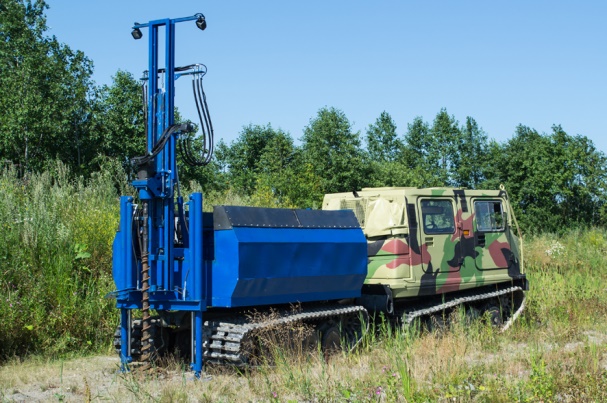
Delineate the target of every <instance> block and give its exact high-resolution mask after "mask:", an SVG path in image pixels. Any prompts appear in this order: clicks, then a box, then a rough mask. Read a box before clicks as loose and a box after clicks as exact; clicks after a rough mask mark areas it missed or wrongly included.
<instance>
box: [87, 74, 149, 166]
mask: <svg viewBox="0 0 607 403" xmlns="http://www.w3.org/2000/svg"><path fill="white" fill-rule="evenodd" d="M143 105H144V104H143V96H142V90H141V84H139V83H138V82H137V80H135V78H134V77H133V75H132V74H131V73H128V72H126V71H122V70H119V71H118V72H116V74H115V75H114V76H113V77H112V85H110V86H108V85H104V86H102V87H101V89H100V90H99V94H98V97H97V102H96V106H95V114H94V131H95V134H96V137H95V143H96V147H95V148H96V149H97V153H98V154H97V156H103V157H109V158H114V159H117V160H118V161H120V162H121V163H122V164H123V165H124V166H127V165H128V164H129V161H130V160H131V159H132V158H133V157H136V156H139V155H143V154H144V153H145V150H146V141H147V140H146V137H147V134H146V131H145V125H146V124H145V116H144V112H143Z"/></svg>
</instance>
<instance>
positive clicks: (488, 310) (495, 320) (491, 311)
mask: <svg viewBox="0 0 607 403" xmlns="http://www.w3.org/2000/svg"><path fill="white" fill-rule="evenodd" d="M483 316H485V317H486V318H487V319H488V321H489V323H490V324H491V326H494V327H501V326H502V325H503V324H504V320H503V318H502V311H501V309H500V307H499V306H498V305H496V304H493V303H489V304H487V305H485V306H484V307H483Z"/></svg>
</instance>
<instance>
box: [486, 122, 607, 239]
mask: <svg viewBox="0 0 607 403" xmlns="http://www.w3.org/2000/svg"><path fill="white" fill-rule="evenodd" d="M490 148H491V151H490V155H491V158H490V159H489V161H490V172H492V175H491V177H489V179H488V180H487V181H486V182H485V184H484V185H483V187H491V188H495V187H497V186H499V184H500V183H502V184H504V185H505V186H506V188H507V190H508V191H509V193H510V195H511V197H512V199H513V201H514V205H515V208H516V212H517V213H518V214H517V215H518V217H519V219H520V221H521V224H522V226H523V228H524V229H525V230H527V231H528V232H541V231H557V232H560V231H564V230H566V229H568V228H570V227H571V226H577V225H599V224H604V222H605V221H604V220H605V217H604V215H603V214H602V213H603V211H604V208H605V205H606V203H607V193H606V192H607V158H606V157H605V154H604V153H602V152H600V151H597V150H596V148H595V147H594V145H593V144H592V141H590V140H589V139H588V138H586V137H584V136H570V135H568V134H567V133H565V132H564V131H563V129H562V128H561V126H553V128H552V133H551V134H550V135H542V134H539V133H538V132H537V131H535V130H533V129H531V128H529V127H526V126H522V125H519V126H518V127H517V128H516V131H515V134H514V136H513V138H512V139H510V140H509V141H508V142H506V143H505V144H503V145H502V146H500V147H496V146H495V144H492V146H490Z"/></svg>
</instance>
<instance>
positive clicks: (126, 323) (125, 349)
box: [120, 308, 133, 372]
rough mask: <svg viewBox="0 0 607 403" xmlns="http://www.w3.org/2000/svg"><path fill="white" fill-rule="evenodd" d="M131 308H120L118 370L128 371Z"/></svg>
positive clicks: (131, 359) (130, 358)
mask: <svg viewBox="0 0 607 403" xmlns="http://www.w3.org/2000/svg"><path fill="white" fill-rule="evenodd" d="M131 326H132V323H131V310H130V309H125V308H122V309H121V310H120V371H121V372H129V363H131V362H132V361H133V357H131V334H132V329H131Z"/></svg>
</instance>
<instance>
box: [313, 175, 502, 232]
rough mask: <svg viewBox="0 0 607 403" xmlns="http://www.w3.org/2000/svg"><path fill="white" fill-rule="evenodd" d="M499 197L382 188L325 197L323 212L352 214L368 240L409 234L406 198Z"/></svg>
mask: <svg viewBox="0 0 607 403" xmlns="http://www.w3.org/2000/svg"><path fill="white" fill-rule="evenodd" d="M456 192H463V194H464V195H465V196H466V197H499V196H500V190H470V189H462V188H448V187H440V188H413V187H382V188H363V189H362V190H360V191H357V192H356V195H355V194H354V192H344V193H332V194H327V195H325V197H324V200H323V204H322V208H323V210H344V209H349V210H353V211H354V214H355V215H356V218H357V219H358V222H359V223H360V226H361V227H362V229H363V231H364V233H365V235H366V236H367V237H368V238H373V237H383V236H391V235H392V236H394V235H399V234H404V233H408V232H409V231H408V224H407V222H408V221H407V212H406V206H405V198H409V199H415V198H417V197H420V196H421V197H440V196H453V195H454V193H456Z"/></svg>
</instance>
